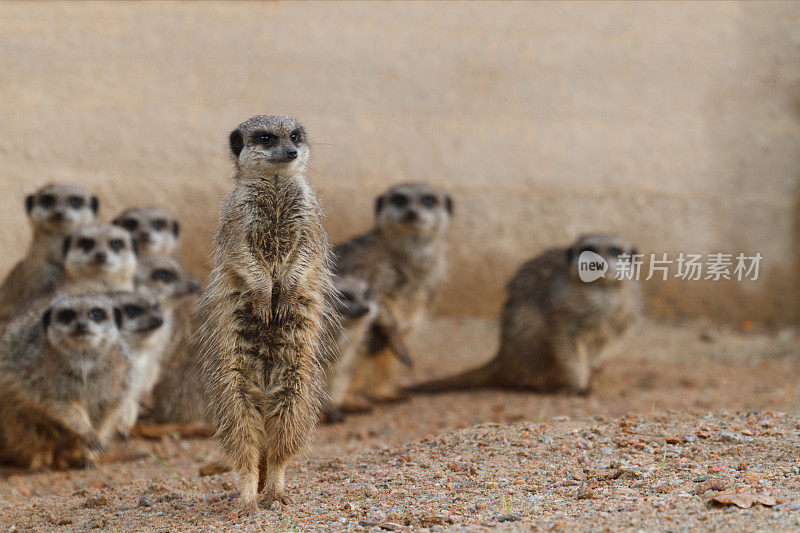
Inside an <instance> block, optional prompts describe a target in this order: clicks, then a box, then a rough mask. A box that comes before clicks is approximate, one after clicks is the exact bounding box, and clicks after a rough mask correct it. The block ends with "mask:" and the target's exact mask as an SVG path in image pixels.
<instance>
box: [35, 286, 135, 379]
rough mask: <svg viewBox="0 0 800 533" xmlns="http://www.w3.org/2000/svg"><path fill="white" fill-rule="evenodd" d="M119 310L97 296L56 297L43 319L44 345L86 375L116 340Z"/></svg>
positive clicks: (101, 296)
mask: <svg viewBox="0 0 800 533" xmlns="http://www.w3.org/2000/svg"><path fill="white" fill-rule="evenodd" d="M120 321H121V316H120V310H119V309H117V308H116V307H114V302H113V300H112V299H111V298H109V297H107V296H104V295H100V294H87V295H68V296H56V297H55V298H53V299H52V300H51V301H50V304H49V305H48V307H47V310H46V311H45V312H44V315H43V316H42V326H43V327H44V330H45V336H46V338H47V343H48V344H49V345H50V346H51V347H52V349H53V350H55V352H56V353H58V354H60V355H62V356H63V357H64V359H65V360H66V361H67V362H68V364H69V365H70V366H72V367H73V368H74V369H75V370H76V371H80V372H82V373H84V374H85V373H87V372H88V371H90V370H91V368H92V367H93V366H94V365H95V364H96V363H97V362H98V361H99V360H100V359H101V358H102V357H103V356H104V355H105V354H106V353H108V351H109V350H110V349H111V348H112V347H113V346H114V345H115V343H116V342H117V341H118V340H119V324H120Z"/></svg>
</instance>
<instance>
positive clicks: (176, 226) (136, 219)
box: [113, 207, 181, 257]
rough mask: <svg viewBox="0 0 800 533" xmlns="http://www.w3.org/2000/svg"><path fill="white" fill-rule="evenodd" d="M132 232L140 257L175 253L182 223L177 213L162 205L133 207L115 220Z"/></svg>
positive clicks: (114, 222)
mask: <svg viewBox="0 0 800 533" xmlns="http://www.w3.org/2000/svg"><path fill="white" fill-rule="evenodd" d="M113 224H114V225H115V226H119V227H121V228H124V229H125V230H127V231H128V232H130V234H131V236H132V237H133V240H134V242H136V246H137V248H138V251H139V257H150V256H156V255H175V253H176V252H177V251H178V247H179V245H180V240H179V238H178V236H179V235H180V229H181V225H180V223H179V222H178V219H177V218H175V215H173V214H172V212H171V211H169V210H168V209H164V208H161V207H131V208H129V209H126V210H125V211H123V212H122V213H120V214H119V215H118V216H117V217H116V218H115V219H114V221H113Z"/></svg>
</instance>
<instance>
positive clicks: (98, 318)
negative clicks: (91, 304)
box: [89, 307, 108, 322]
mask: <svg viewBox="0 0 800 533" xmlns="http://www.w3.org/2000/svg"><path fill="white" fill-rule="evenodd" d="M107 319H108V313H106V312H105V311H104V310H103V309H100V308H99V307H95V308H94V309H92V310H91V311H89V320H91V321H93V322H104V321H106V320H107Z"/></svg>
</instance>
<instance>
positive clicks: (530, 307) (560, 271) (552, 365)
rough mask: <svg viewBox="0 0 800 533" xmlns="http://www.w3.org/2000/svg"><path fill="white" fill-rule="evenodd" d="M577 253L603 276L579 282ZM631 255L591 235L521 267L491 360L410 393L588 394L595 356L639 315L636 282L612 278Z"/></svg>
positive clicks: (615, 242) (618, 243) (616, 242)
mask: <svg viewBox="0 0 800 533" xmlns="http://www.w3.org/2000/svg"><path fill="white" fill-rule="evenodd" d="M584 252H593V253H595V254H598V255H600V256H602V257H603V259H604V260H605V261H606V262H607V263H608V271H607V272H606V275H605V277H603V278H599V279H596V280H594V281H591V282H584V281H581V279H580V278H579V275H578V273H579V270H578V269H579V263H578V259H579V257H580V255H581V254H582V253H584ZM635 253H636V250H635V249H633V248H632V247H631V246H630V244H628V243H627V242H625V241H624V240H623V239H621V238H618V237H615V236H612V235H604V234H595V235H585V236H583V237H581V238H580V239H578V241H577V242H575V243H574V244H573V245H572V246H571V247H569V248H566V249H564V248H558V249H552V250H548V251H546V252H544V253H543V254H541V255H539V256H538V257H536V258H534V259H532V260H530V261H528V262H527V263H525V264H523V265H522V267H521V268H520V269H519V270H518V271H517V273H516V274H515V275H514V277H513V278H512V279H511V281H510V282H509V283H508V286H507V291H508V299H507V300H506V304H505V307H504V308H503V315H502V321H501V334H500V349H499V351H498V353H497V356H496V357H495V358H494V359H492V360H491V361H490V362H489V363H487V364H485V365H483V366H481V367H479V368H476V369H474V370H468V371H466V372H464V373H462V374H459V375H456V376H453V377H449V378H444V379H440V380H435V381H431V382H428V383H423V384H420V385H417V386H415V387H412V388H411V389H410V390H412V391H415V392H435V391H444V390H456V389H472V388H479V387H498V388H514V389H529V390H535V391H548V392H549V391H564V392H569V393H574V394H586V393H588V392H589V389H590V386H591V377H592V372H593V371H594V370H595V369H596V367H597V365H598V363H599V362H600V361H601V357H602V355H603V353H604V352H605V351H607V348H608V347H609V345H610V344H612V343H614V342H615V341H617V340H619V339H620V338H621V337H622V335H623V334H624V333H625V332H626V331H627V330H628V329H629V328H630V327H631V325H632V324H634V322H635V321H636V319H637V318H638V317H639V315H640V305H641V304H640V291H639V286H638V283H636V281H634V280H618V279H616V272H617V265H618V262H619V257H620V256H622V255H623V254H628V255H633V254H635Z"/></svg>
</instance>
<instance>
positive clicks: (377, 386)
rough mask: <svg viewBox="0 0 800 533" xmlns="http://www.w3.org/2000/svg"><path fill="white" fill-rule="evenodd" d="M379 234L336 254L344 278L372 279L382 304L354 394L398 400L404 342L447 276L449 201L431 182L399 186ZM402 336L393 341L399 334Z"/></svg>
mask: <svg viewBox="0 0 800 533" xmlns="http://www.w3.org/2000/svg"><path fill="white" fill-rule="evenodd" d="M375 213H376V222H377V224H376V226H377V227H376V228H375V229H373V230H372V231H369V232H367V233H365V234H363V235H360V236H358V237H356V238H354V239H352V240H350V241H348V242H345V243H343V244H340V245H338V246H337V247H336V249H335V255H336V256H337V257H338V261H337V265H336V272H337V274H339V275H347V274H352V275H354V276H358V277H361V278H363V279H365V280H367V281H368V282H369V283H370V284H371V285H372V288H373V290H374V291H375V295H376V298H377V300H378V302H379V311H378V316H377V318H376V320H375V321H374V322H373V324H372V327H371V328H370V330H369V332H368V333H367V338H366V342H365V343H364V345H363V346H362V349H361V353H360V357H359V360H358V362H357V364H356V372H355V375H354V376H353V383H352V388H353V389H354V390H355V391H357V392H359V393H362V394H364V395H366V396H367V397H368V398H370V399H372V400H376V401H382V400H393V399H396V398H397V397H398V384H397V382H396V381H397V372H398V369H399V366H398V362H401V361H402V362H406V363H407V364H410V358H409V357H408V355H407V354H404V353H398V352H401V351H405V347H404V344H403V339H404V338H407V337H408V336H409V335H411V334H412V333H413V332H414V331H415V330H416V329H417V328H418V326H419V324H420V323H421V322H422V320H424V318H425V317H426V315H427V313H428V311H429V309H430V307H431V305H432V304H433V301H434V298H435V296H436V295H437V293H438V292H439V289H440V286H441V283H442V281H443V280H444V278H445V275H446V271H447V258H446V250H447V239H446V237H447V233H448V229H449V226H450V219H451V217H452V214H453V201H452V199H451V198H450V196H449V195H447V194H445V193H443V192H442V191H439V190H436V189H434V188H433V187H430V186H429V185H426V184H424V183H410V184H402V185H397V186H395V187H392V188H391V189H389V190H388V191H386V192H385V193H384V194H382V195H381V196H379V197H378V199H377V201H376V204H375ZM393 330H399V333H400V335H399V336H398V337H397V338H393V335H392V331H393Z"/></svg>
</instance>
